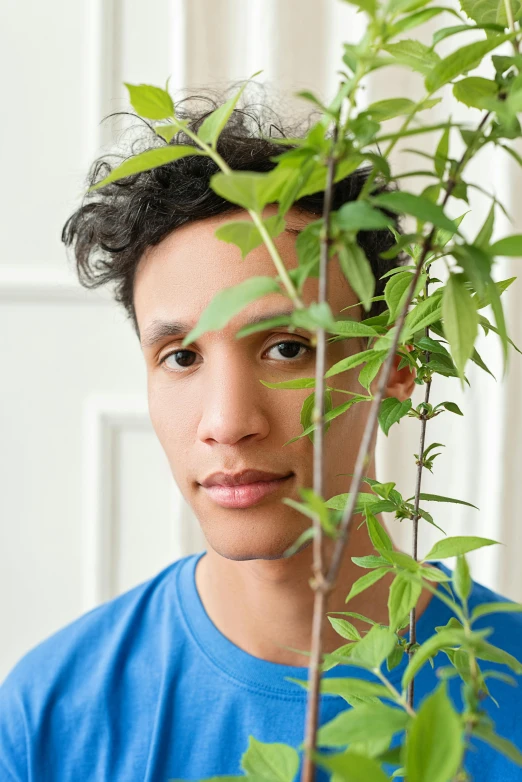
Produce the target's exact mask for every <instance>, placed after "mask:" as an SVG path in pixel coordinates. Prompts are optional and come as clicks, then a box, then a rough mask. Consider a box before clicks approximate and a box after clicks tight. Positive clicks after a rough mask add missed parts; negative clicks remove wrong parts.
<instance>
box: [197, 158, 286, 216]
mask: <svg viewBox="0 0 522 782" xmlns="http://www.w3.org/2000/svg"><path fill="white" fill-rule="evenodd" d="M285 177H286V173H284V172H281V171H280V170H279V169H278V168H275V169H272V171H270V172H269V173H268V174H266V173H259V172H257V171H233V172H232V173H231V174H223V173H222V172H218V173H217V174H214V175H213V176H212V177H211V179H210V187H211V188H212V190H214V192H215V193H217V194H218V195H220V196H221V197H222V198H225V199H226V200H227V201H230V202H231V203H233V204H238V206H242V207H243V208H244V209H253V210H255V211H256V212H261V211H262V209H263V207H265V206H266V205H267V204H268V203H273V202H274V201H276V200H277V197H278V195H279V193H280V191H281V188H282V186H283V184H284V182H285Z"/></svg>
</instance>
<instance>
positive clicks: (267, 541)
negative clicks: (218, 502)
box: [202, 524, 312, 562]
mask: <svg viewBox="0 0 522 782" xmlns="http://www.w3.org/2000/svg"><path fill="white" fill-rule="evenodd" d="M210 527H214V528H213V529H210ZM304 529H306V527H305V528H302V529H298V530H296V532H295V534H292V535H289V534H288V533H287V534H286V535H281V533H280V530H279V531H275V530H266V529H265V530H264V531H263V532H260V529H259V526H258V525H257V524H241V529H238V526H237V525H232V526H231V527H230V532H229V534H223V529H220V530H219V531H218V530H216V528H215V525H214V524H212V525H202V530H203V534H204V535H205V538H206V541H207V543H208V545H209V546H210V547H211V548H212V549H213V550H214V551H215V552H216V554H219V555H220V556H222V557H225V559H233V560H235V561H238V562H242V561H245V560H250V559H285V556H284V553H285V551H286V550H287V549H288V548H290V546H292V545H293V544H294V543H295V541H296V540H297V538H298V537H299V535H301V534H302V532H303V531H304ZM311 543H312V540H307V541H306V543H305V544H304V545H303V546H302V547H301V548H300V549H299V551H298V552H296V554H298V553H301V552H302V551H304V549H306V548H308V546H309V545H310V544H311ZM296 554H294V555H292V557H294V556H296ZM292 557H290V559H291V558H292Z"/></svg>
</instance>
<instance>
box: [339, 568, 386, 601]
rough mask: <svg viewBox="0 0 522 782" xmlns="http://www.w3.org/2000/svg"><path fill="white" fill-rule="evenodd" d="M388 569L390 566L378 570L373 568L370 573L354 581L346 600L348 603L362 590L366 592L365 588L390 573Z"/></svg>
mask: <svg viewBox="0 0 522 782" xmlns="http://www.w3.org/2000/svg"><path fill="white" fill-rule="evenodd" d="M388 571H389V568H386V567H381V568H377V569H376V570H371V571H370V572H369V573H365V574H364V576H361V577H360V578H358V579H357V581H354V582H353V584H352V588H351V589H350V591H349V593H348V595H347V597H346V600H345V601H344V602H345V603H348V601H349V600H351V599H352V597H355V596H356V595H359V594H360V593H361V592H364V590H365V589H368V587H371V586H372V585H373V584H375V583H376V582H377V581H379V580H380V579H381V578H382V577H383V576H384V575H385V574H386V573H388Z"/></svg>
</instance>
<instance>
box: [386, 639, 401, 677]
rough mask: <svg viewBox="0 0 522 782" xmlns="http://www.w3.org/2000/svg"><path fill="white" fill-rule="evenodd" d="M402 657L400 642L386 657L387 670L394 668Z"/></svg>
mask: <svg viewBox="0 0 522 782" xmlns="http://www.w3.org/2000/svg"><path fill="white" fill-rule="evenodd" d="M403 657H404V647H403V646H401V645H400V644H397V645H396V646H395V647H394V648H393V649H392V651H391V652H390V654H389V655H388V657H387V658H386V667H387V668H388V670H389V671H392V670H393V669H394V668H396V667H397V666H398V665H400V664H401V662H402V658H403Z"/></svg>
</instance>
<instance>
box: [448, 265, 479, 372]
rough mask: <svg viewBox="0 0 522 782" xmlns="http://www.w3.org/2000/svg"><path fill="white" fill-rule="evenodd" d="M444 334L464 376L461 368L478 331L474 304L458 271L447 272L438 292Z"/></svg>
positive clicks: (459, 370) (457, 365) (467, 357)
mask: <svg viewBox="0 0 522 782" xmlns="http://www.w3.org/2000/svg"><path fill="white" fill-rule="evenodd" d="M442 317H443V327H444V336H445V337H446V339H447V340H448V342H449V344H450V347H451V356H452V358H453V361H454V362H455V366H456V367H457V371H458V372H459V376H460V378H461V380H463V379H464V368H465V366H466V364H467V362H468V359H469V358H471V355H472V353H473V348H474V345H475V339H476V338H477V333H478V312H477V305H476V302H475V301H474V299H473V298H472V296H471V294H470V292H469V291H468V289H467V287H466V285H465V278H464V275H462V274H451V275H450V276H449V278H448V281H447V283H446V285H445V287H444V291H443V294H442Z"/></svg>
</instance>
